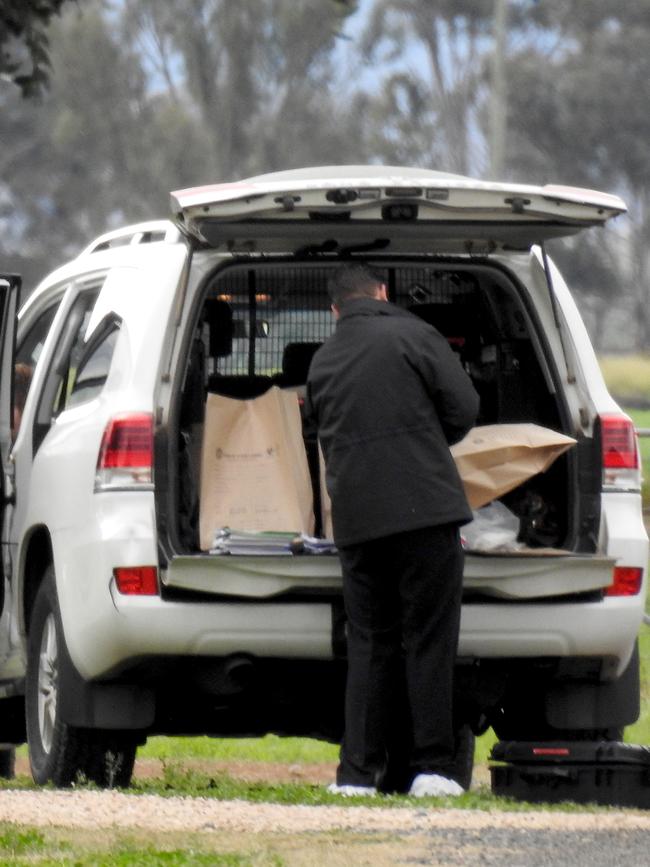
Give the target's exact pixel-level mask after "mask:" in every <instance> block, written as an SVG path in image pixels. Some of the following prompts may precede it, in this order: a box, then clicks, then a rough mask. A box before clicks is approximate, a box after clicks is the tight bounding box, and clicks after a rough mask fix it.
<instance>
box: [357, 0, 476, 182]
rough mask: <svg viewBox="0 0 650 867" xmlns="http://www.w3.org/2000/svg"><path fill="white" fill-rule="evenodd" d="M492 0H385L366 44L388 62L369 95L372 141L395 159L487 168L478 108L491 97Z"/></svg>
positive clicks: (374, 57) (465, 170)
mask: <svg viewBox="0 0 650 867" xmlns="http://www.w3.org/2000/svg"><path fill="white" fill-rule="evenodd" d="M492 9H493V0H474V2H470V0H460V2H459V0H378V2H377V3H376V4H375V5H374V6H373V11H372V14H371V16H370V21H369V25H368V28H367V30H366V34H365V38H364V46H365V50H366V55H367V59H368V61H369V62H373V63H375V64H379V65H380V68H381V67H384V68H385V69H386V70H387V74H386V75H385V77H384V78H383V80H382V81H381V87H380V91H379V96H378V98H377V99H372V98H371V99H370V100H369V99H368V97H366V99H365V101H364V104H365V107H366V112H367V117H368V121H369V124H368V125H369V128H370V133H369V134H370V137H371V147H372V149H373V151H374V152H375V153H376V154H377V156H380V157H382V158H386V159H388V160H389V161H391V162H397V163H408V164H411V165H427V166H428V167H435V168H438V169H441V170H445V171H451V172H458V173H460V174H471V173H475V174H480V173H481V172H482V170H483V167H484V165H485V162H486V154H485V146H484V142H483V141H482V140H481V138H480V137H477V133H478V132H479V130H478V127H477V112H478V111H479V108H480V105H481V102H482V100H483V99H484V98H485V86H484V70H485V63H486V62H487V58H488V57H489V54H490V50H491V43H490V41H489V36H490V32H491V26H492Z"/></svg>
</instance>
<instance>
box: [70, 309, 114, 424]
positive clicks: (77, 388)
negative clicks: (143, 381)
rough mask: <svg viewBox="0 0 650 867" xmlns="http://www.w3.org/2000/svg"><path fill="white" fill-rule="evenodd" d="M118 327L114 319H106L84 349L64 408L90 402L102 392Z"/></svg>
mask: <svg viewBox="0 0 650 867" xmlns="http://www.w3.org/2000/svg"><path fill="white" fill-rule="evenodd" d="M120 325H121V323H120V321H119V320H118V319H115V318H114V317H111V318H110V319H107V320H106V321H105V322H104V323H103V324H102V325H100V326H99V328H98V330H97V331H96V332H95V334H94V335H93V337H92V338H91V340H90V342H89V343H88V345H87V346H86V347H85V350H84V354H83V355H82V357H81V359H80V360H79V366H78V367H77V372H76V376H75V379H74V384H73V385H72V389H71V391H70V395H69V397H68V400H67V402H66V408H69V407H71V406H77V405H78V404H80V403H84V402H85V401H87V400H91V399H92V398H93V397H96V396H97V395H98V394H99V393H100V391H101V390H102V388H103V386H104V383H105V382H106V380H107V379H108V373H109V370H110V367H111V361H112V359H113V352H114V351H115V344H116V343H117V338H118V335H119V333H120Z"/></svg>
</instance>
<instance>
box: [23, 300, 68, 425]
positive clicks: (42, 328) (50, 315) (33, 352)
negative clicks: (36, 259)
mask: <svg viewBox="0 0 650 867" xmlns="http://www.w3.org/2000/svg"><path fill="white" fill-rule="evenodd" d="M60 301H61V299H59V300H58V301H57V302H56V303H55V304H51V305H50V306H49V307H48V308H47V309H46V310H44V311H43V312H42V313H41V315H40V316H39V317H38V318H37V319H36V320H35V322H34V323H33V324H32V325H31V327H30V328H29V329H28V331H27V332H26V333H25V334H24V335H23V336H22V339H21V341H20V344H19V346H18V348H17V349H16V357H15V365H14V397H13V401H14V405H13V434H14V437H15V436H16V434H17V433H18V428H19V427H20V422H21V419H22V415H23V408H24V406H25V401H26V400H27V393H28V391H29V387H30V385H31V382H32V376H33V375H34V368H35V367H36V363H37V361H38V359H39V358H40V355H41V352H42V350H43V346H44V344H45V339H46V337H47V335H48V332H49V330H50V327H51V325H52V322H53V321H54V317H55V315H56V311H57V310H58V309H59V304H60Z"/></svg>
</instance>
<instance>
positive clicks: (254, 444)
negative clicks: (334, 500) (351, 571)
mask: <svg viewBox="0 0 650 867" xmlns="http://www.w3.org/2000/svg"><path fill="white" fill-rule="evenodd" d="M199 525H200V544H201V548H202V549H203V550H209V549H210V547H211V546H212V542H213V539H214V533H215V530H217V529H219V528H220V527H231V528H236V529H240V530H258V531H270V530H278V531H288V532H295V533H309V534H311V533H313V530H314V511H313V495H312V488H311V481H310V477H309V467H308V465H307V455H306V453H305V445H304V442H303V438H302V423H301V419H300V407H299V404H298V397H297V395H296V394H295V393H292V392H285V391H282V390H281V389H279V388H277V387H276V386H274V387H273V388H271V389H269V391H267V392H266V393H265V394H263V395H261V397H257V398H255V399H253V400H234V399H232V398H229V397H223V396H221V395H216V394H210V395H208V399H207V403H206V414H205V426H204V429H203V446H202V452H201V503H200V512H199Z"/></svg>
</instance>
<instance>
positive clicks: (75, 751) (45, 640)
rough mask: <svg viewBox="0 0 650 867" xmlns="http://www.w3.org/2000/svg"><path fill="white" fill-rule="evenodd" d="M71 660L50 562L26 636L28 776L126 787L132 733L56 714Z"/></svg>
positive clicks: (132, 754) (132, 751)
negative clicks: (77, 723) (80, 724)
mask: <svg viewBox="0 0 650 867" xmlns="http://www.w3.org/2000/svg"><path fill="white" fill-rule="evenodd" d="M71 664H72V663H71V661H70V659H69V656H68V653H67V648H66V646H65V639H64V637H63V628H62V626H61V616H60V613H59V606H58V601H57V596H56V589H55V580H54V569H53V567H52V566H50V567H49V568H48V569H47V571H46V573H45V576H44V579H43V582H42V584H41V586H40V587H39V590H38V592H37V594H36V599H35V601H34V608H33V610H32V616H31V620H30V623H29V634H28V638H27V681H26V690H25V709H26V721H27V743H28V746H29V761H30V766H31V772H32V777H33V778H34V782H36V783H39V784H44V783H50V782H51V783H54V785H55V786H60V787H66V786H71V785H72V784H73V783H80V782H86V781H87V782H93V783H95V784H96V785H98V786H100V787H102V788H112V787H126V786H128V785H129V783H130V781H131V776H132V773H133V765H134V762H135V753H136V743H135V739H134V737H133V735H132V734H131V733H129V732H120V731H105V730H100V729H80V728H75V727H73V726H69V725H67V724H66V723H65V722H63V721H62V720H61V718H60V715H59V713H58V705H59V702H58V698H59V688H60V685H61V681H62V679H61V677H60V672H61V670H62V667H63V666H65V665H71Z"/></svg>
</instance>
